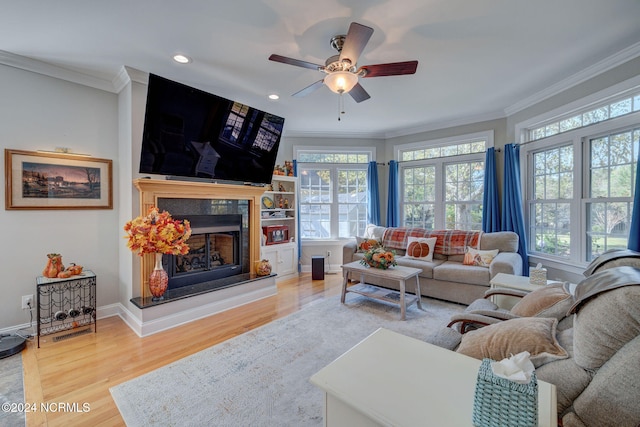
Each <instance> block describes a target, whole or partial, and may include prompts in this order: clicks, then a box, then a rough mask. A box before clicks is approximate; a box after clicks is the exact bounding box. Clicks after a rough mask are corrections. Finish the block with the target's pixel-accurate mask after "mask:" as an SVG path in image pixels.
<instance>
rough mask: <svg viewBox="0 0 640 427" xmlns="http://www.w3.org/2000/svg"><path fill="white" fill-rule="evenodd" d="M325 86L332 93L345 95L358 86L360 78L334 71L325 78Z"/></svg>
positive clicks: (352, 74) (348, 73)
mask: <svg viewBox="0 0 640 427" xmlns="http://www.w3.org/2000/svg"><path fill="white" fill-rule="evenodd" d="M324 84H325V85H327V87H328V88H329V89H331V91H332V92H335V93H339V94H343V93H348V92H349V91H350V90H351V89H353V87H354V86H355V85H356V84H358V76H357V75H356V74H354V73H351V72H349V71H334V72H333V73H331V74H328V75H327V76H326V77H325V78H324Z"/></svg>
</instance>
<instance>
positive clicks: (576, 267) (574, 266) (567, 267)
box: [529, 254, 588, 276]
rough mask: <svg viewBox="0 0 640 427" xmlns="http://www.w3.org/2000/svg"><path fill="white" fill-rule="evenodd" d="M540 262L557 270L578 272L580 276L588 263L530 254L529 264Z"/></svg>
mask: <svg viewBox="0 0 640 427" xmlns="http://www.w3.org/2000/svg"><path fill="white" fill-rule="evenodd" d="M538 263H540V264H542V266H543V267H550V268H554V269H556V270H562V271H566V272H567V273H572V274H578V275H580V276H582V273H583V272H584V270H585V269H586V268H587V265H588V264H583V263H576V262H574V261H570V260H558V259H555V258H549V257H545V256H543V255H539V254H529V264H530V265H533V266H535V265H536V264H538Z"/></svg>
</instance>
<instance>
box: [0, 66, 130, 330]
mask: <svg viewBox="0 0 640 427" xmlns="http://www.w3.org/2000/svg"><path fill="white" fill-rule="evenodd" d="M0 82H1V83H0V93H2V96H0V120H1V121H2V125H1V126H0V141H1V142H2V147H3V148H5V149H6V148H9V149H21V150H28V151H35V150H39V149H42V150H53V149H54V148H55V147H69V148H70V149H71V150H73V151H75V152H80V153H89V154H91V155H92V156H94V157H99V158H105V159H112V160H113V173H114V181H113V189H114V208H113V209H112V210H102V209H99V210H59V211H58V210H27V211H17V210H11V211H9V210H4V209H2V210H0V224H2V234H1V236H2V240H1V244H0V258H1V259H2V267H1V268H2V278H1V279H0V292H1V293H2V297H1V298H0V330H2V329H5V328H9V327H14V326H16V325H24V324H27V323H28V322H29V313H28V311H26V310H25V311H23V310H22V309H21V308H20V306H21V296H22V295H28V294H33V295H34V296H35V294H36V284H35V282H36V277H37V276H39V275H41V274H42V270H43V268H44V266H45V264H46V260H47V256H46V254H48V253H51V252H58V253H61V254H62V257H63V258H62V260H63V262H64V263H65V264H69V263H70V262H75V263H76V264H79V265H83V266H85V267H86V268H89V269H91V270H93V271H94V272H95V273H96V275H97V296H98V306H104V305H108V304H112V303H115V302H117V301H118V277H117V272H118V268H117V267H118V250H119V247H120V246H121V245H122V242H123V239H122V235H123V233H122V232H121V229H122V227H121V226H120V224H119V223H118V185H119V175H120V167H119V163H118V116H117V111H118V108H117V105H118V104H117V97H116V95H115V94H113V93H108V92H104V91H101V90H97V89H91V88H88V87H86V86H81V85H78V84H74V83H69V82H66V81H62V80H58V79H55V78H51V77H46V76H43V75H40V74H36V73H32V72H28V71H23V70H19V69H17V68H13V67H9V66H5V65H0ZM0 191H2V192H3V198H4V186H2V190H0ZM34 318H35V312H34Z"/></svg>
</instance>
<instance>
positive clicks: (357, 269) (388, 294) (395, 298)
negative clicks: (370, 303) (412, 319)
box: [340, 261, 422, 320]
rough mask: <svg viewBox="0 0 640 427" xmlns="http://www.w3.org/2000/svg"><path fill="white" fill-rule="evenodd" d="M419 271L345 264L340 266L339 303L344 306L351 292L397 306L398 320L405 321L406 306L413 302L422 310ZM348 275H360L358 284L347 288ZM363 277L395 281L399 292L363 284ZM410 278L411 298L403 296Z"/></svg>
mask: <svg viewBox="0 0 640 427" xmlns="http://www.w3.org/2000/svg"><path fill="white" fill-rule="evenodd" d="M420 271H421V270H420V269H419V268H412V267H402V266H395V267H391V268H388V269H387V270H383V269H381V268H373V267H368V266H366V265H362V264H360V261H354V262H350V263H349V264H345V265H343V266H342V276H343V280H342V297H341V298H340V302H342V303H343V304H344V301H345V297H346V295H347V292H353V293H356V294H359V295H364V296H366V297H369V298H374V299H377V300H382V301H387V302H390V303H394V304H399V305H400V318H401V319H402V320H405V319H406V311H407V306H408V305H411V304H413V303H414V302H415V303H416V305H417V306H418V308H419V309H421V310H422V302H421V301H420V279H418V274H419V273H420ZM349 273H354V274H360V283H359V284H357V285H354V286H350V287H349V288H347V283H348V281H349ZM365 276H373V277H379V278H382V279H387V280H395V281H397V282H398V283H399V285H400V292H398V291H394V290H392V289H386V288H381V287H379V286H374V285H370V284H367V283H365V279H364V278H365ZM411 278H415V280H416V288H415V291H416V293H415V295H413V296H409V297H407V296H405V290H406V281H407V280H408V279H411Z"/></svg>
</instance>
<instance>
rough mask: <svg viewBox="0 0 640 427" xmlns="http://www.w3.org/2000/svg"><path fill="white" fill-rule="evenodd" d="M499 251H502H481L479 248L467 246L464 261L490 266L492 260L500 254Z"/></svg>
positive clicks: (470, 263)
mask: <svg viewBox="0 0 640 427" xmlns="http://www.w3.org/2000/svg"><path fill="white" fill-rule="evenodd" d="M498 252H500V251H499V250H498V249H491V250H487V251H481V250H479V249H473V248H470V247H469V246H467V248H466V250H465V253H464V259H463V260H462V263H463V264H464V265H475V266H478V267H489V265H490V264H491V261H493V259H494V258H495V257H496V256H497V255H498Z"/></svg>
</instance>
